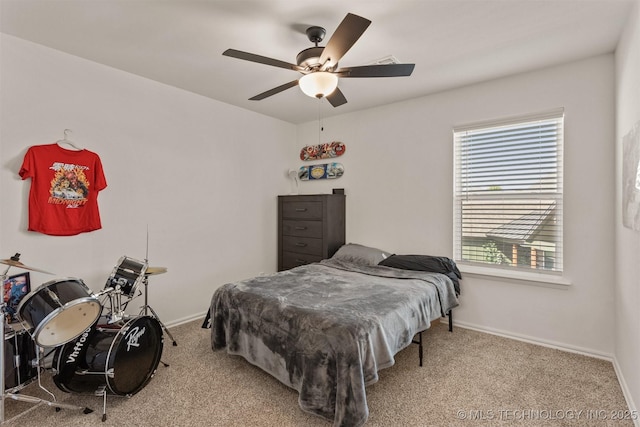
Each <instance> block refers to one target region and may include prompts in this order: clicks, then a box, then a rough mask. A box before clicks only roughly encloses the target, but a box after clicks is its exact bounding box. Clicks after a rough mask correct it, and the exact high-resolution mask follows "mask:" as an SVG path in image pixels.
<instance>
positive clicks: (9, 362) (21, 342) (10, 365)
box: [4, 329, 38, 391]
mask: <svg viewBox="0 0 640 427" xmlns="http://www.w3.org/2000/svg"><path fill="white" fill-rule="evenodd" d="M35 360H36V346H35V344H34V343H33V340H32V339H31V336H30V335H29V333H28V332H27V331H26V330H24V329H21V330H5V334H4V390H5V391H15V390H18V389H20V388H22V387H23V386H26V385H27V384H29V383H30V382H31V381H32V380H34V379H35V378H36V377H37V376H38V367H37V366H36V365H35V363H32V362H34V361H35Z"/></svg>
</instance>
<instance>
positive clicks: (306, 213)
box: [282, 202, 322, 219]
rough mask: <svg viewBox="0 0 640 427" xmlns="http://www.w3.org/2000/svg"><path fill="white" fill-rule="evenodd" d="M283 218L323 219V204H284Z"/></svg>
mask: <svg viewBox="0 0 640 427" xmlns="http://www.w3.org/2000/svg"><path fill="white" fill-rule="evenodd" d="M282 217H283V218H292V219H322V202H284V203H282Z"/></svg>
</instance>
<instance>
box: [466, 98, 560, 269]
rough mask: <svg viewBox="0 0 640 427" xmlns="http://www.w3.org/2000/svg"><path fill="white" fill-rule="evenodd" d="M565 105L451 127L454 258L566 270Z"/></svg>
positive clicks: (506, 266)
mask: <svg viewBox="0 0 640 427" xmlns="http://www.w3.org/2000/svg"><path fill="white" fill-rule="evenodd" d="M563 122H564V115H563V112H562V111H560V110H558V111H554V112H551V113H547V114H541V115H536V116H528V117H525V118H519V119H513V120H507V121H504V122H500V123H490V124H480V125H472V126H466V127H464V128H456V129H454V162H455V166H454V170H455V189H454V193H455V194H454V213H455V218H454V254H455V255H454V256H455V260H456V262H460V263H463V264H465V263H468V264H473V265H484V266H495V267H501V268H506V269H517V270H520V271H522V270H525V271H543V270H544V271H552V272H562V174H563V172H562V164H563V162H562V145H563V133H564V131H563Z"/></svg>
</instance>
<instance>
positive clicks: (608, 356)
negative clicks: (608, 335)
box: [443, 313, 613, 362]
mask: <svg viewBox="0 0 640 427" xmlns="http://www.w3.org/2000/svg"><path fill="white" fill-rule="evenodd" d="M443 322H448V319H447V320H443ZM453 326H458V327H460V328H464V329H471V330H473V331H478V332H485V333H488V334H492V335H497V336H500V337H505V338H510V339H514V340H517V341H523V342H527V343H530V344H536V345H541V346H543V347H549V348H553V349H556V350H562V351H567V352H569V353H576V354H581V355H583V356H589V357H595V358H597V359H603V360H607V361H609V362H613V355H612V354H610V353H601V352H598V351H594V350H592V349H588V348H583V347H577V346H572V345H567V344H565V343H561V342H557V341H549V340H541V339H540V338H536V337H532V336H528V335H522V334H514V333H513V332H508V331H503V330H500V329H494V328H488V327H485V326H478V325H474V324H472V323H467V322H460V321H457V320H455V313H454V320H453Z"/></svg>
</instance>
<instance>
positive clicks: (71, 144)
mask: <svg viewBox="0 0 640 427" xmlns="http://www.w3.org/2000/svg"><path fill="white" fill-rule="evenodd" d="M69 132H71V129H65V130H64V138H62V139H59V140H57V141H56V144H58V145H60V146H62V145H63V144H64V145H68V146H70V147H71V148H73V149H74V150H77V151H81V150H82V148H80V147H78V146H77V145H75V144H74V143H73V142H71V141H70V140H69V139H68V138H67V133H69Z"/></svg>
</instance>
